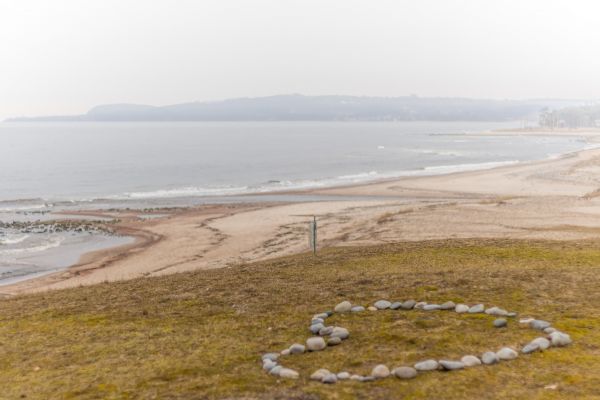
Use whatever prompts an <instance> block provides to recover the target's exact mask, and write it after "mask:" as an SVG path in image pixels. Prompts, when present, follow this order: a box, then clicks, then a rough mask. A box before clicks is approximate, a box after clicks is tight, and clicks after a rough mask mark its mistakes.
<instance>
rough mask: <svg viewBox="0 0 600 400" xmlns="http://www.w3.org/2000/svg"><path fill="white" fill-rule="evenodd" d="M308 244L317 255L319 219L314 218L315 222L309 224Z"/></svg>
mask: <svg viewBox="0 0 600 400" xmlns="http://www.w3.org/2000/svg"><path fill="white" fill-rule="evenodd" d="M308 244H309V246H310V248H311V249H312V251H313V254H314V255H316V254H317V217H313V220H312V221H311V222H309V223H308Z"/></svg>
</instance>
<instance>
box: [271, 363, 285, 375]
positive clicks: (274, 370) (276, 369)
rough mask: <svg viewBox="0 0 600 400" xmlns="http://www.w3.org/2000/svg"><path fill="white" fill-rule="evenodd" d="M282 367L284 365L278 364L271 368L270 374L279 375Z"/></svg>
mask: <svg viewBox="0 0 600 400" xmlns="http://www.w3.org/2000/svg"><path fill="white" fill-rule="evenodd" d="M282 369H283V367H282V366H281V365H276V366H275V367H273V368H271V370H270V371H269V374H271V375H275V376H279V373H280V372H281V370H282Z"/></svg>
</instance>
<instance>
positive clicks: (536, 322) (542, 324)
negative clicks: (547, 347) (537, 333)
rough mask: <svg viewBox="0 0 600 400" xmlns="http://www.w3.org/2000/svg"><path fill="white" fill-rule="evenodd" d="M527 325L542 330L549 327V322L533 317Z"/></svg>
mask: <svg viewBox="0 0 600 400" xmlns="http://www.w3.org/2000/svg"><path fill="white" fill-rule="evenodd" d="M529 327H530V328H533V329H539V330H541V331H543V330H544V329H546V328H550V322H548V321H542V320H541V319H534V320H533V321H531V322H529Z"/></svg>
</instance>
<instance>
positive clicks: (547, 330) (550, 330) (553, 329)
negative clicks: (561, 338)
mask: <svg viewBox="0 0 600 400" xmlns="http://www.w3.org/2000/svg"><path fill="white" fill-rule="evenodd" d="M557 331H558V329H556V328H553V327H551V326H549V327H548V328H546V329H544V333H545V334H548V335H549V334H551V333H553V332H557Z"/></svg>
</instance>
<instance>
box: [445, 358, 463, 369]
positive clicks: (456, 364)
mask: <svg viewBox="0 0 600 400" xmlns="http://www.w3.org/2000/svg"><path fill="white" fill-rule="evenodd" d="M439 364H440V365H441V366H442V368H444V370H446V371H454V370H457V369H463V368H464V367H465V364H463V363H462V362H460V361H449V360H440V361H439Z"/></svg>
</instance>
